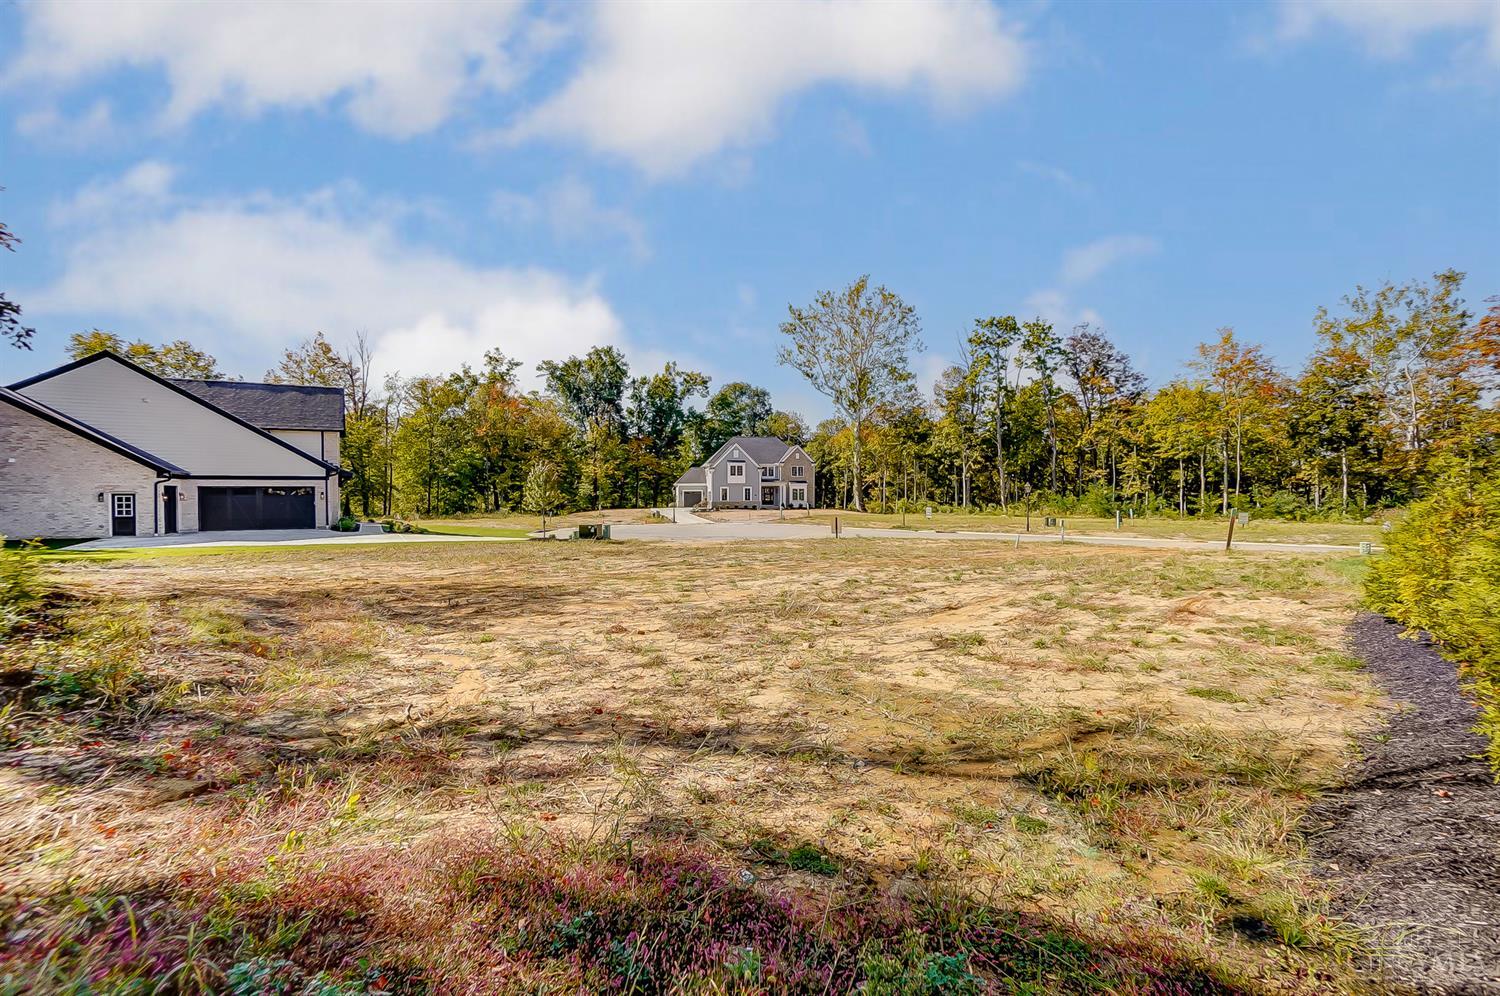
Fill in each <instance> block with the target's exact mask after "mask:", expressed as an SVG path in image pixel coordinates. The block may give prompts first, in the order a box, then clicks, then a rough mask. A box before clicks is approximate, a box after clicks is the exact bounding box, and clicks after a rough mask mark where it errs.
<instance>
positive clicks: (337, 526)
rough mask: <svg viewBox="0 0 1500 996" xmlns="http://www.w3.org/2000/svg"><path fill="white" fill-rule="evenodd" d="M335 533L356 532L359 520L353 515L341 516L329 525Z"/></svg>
mask: <svg viewBox="0 0 1500 996" xmlns="http://www.w3.org/2000/svg"><path fill="white" fill-rule="evenodd" d="M330 528H331V529H332V530H333V531H334V532H336V533H357V532H359V522H358V521H357V520H356V519H355V518H354V517H353V516H349V515H346V516H343V517H342V518H340V519H339V521H337V522H335V523H334V524H333V525H332V526H331V527H330Z"/></svg>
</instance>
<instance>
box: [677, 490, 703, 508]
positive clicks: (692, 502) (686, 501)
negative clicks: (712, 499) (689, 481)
mask: <svg viewBox="0 0 1500 996" xmlns="http://www.w3.org/2000/svg"><path fill="white" fill-rule="evenodd" d="M702 503H703V492H702V491H684V492H683V493H682V507H683V508H696V507H697V506H699V505H701V504H702Z"/></svg>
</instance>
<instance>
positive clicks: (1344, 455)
mask: <svg viewBox="0 0 1500 996" xmlns="http://www.w3.org/2000/svg"><path fill="white" fill-rule="evenodd" d="M1339 484H1340V489H1341V490H1340V500H1341V501H1342V502H1343V512H1344V514H1345V515H1348V514H1349V451H1348V450H1343V451H1341V452H1340V453H1339Z"/></svg>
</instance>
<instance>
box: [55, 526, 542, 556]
mask: <svg viewBox="0 0 1500 996" xmlns="http://www.w3.org/2000/svg"><path fill="white" fill-rule="evenodd" d="M365 525H366V526H368V525H369V524H368V523H366V524H365ZM517 542H520V540H519V539H517V538H514V537H509V536H440V535H435V534H432V533H388V532H385V531H384V530H382V529H381V528H380V527H379V526H375V527H374V528H373V529H367V528H363V527H362V528H361V529H360V531H359V532H357V533H336V532H333V531H331V530H328V529H236V530H223V531H211V532H201V533H172V534H171V535H168V536H108V537H105V538H104V539H96V540H89V541H88V542H86V543H78V544H75V545H74V546H70V547H68V549H69V550H70V551H71V550H151V549H156V548H159V547H169V546H171V547H203V546H339V545H347V544H350V543H517Z"/></svg>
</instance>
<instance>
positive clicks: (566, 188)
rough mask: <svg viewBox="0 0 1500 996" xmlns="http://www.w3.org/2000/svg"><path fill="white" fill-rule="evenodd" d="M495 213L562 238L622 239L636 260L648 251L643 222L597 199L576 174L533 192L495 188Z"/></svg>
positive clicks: (500, 216) (581, 239)
mask: <svg viewBox="0 0 1500 996" xmlns="http://www.w3.org/2000/svg"><path fill="white" fill-rule="evenodd" d="M490 206H491V208H492V209H493V211H494V213H495V215H496V216H497V217H498V218H499V219H500V220H501V221H503V222H505V223H507V224H512V225H528V226H529V225H536V224H539V223H540V224H545V225H546V226H547V227H548V228H549V229H551V231H552V234H553V236H554V237H555V238H557V239H558V240H559V241H562V242H580V241H598V240H599V239H600V238H601V237H607V238H608V237H612V238H619V239H622V240H623V241H624V242H625V244H626V245H627V246H628V247H629V249H630V252H631V254H632V255H633V256H635V258H636V259H638V260H644V259H646V258H648V257H649V256H650V255H651V247H650V245H649V244H648V242H647V239H646V226H645V225H643V224H641V221H640V219H639V218H637V217H635V215H633V214H631V213H630V212H629V211H627V210H625V209H624V208H618V207H606V206H604V205H602V204H600V203H599V201H598V198H597V197H595V195H594V189H593V188H592V187H590V186H589V185H588V184H587V183H584V182H583V181H582V180H580V179H578V178H577V177H566V178H564V179H562V180H559V181H557V182H556V183H553V184H550V185H548V186H547V187H544V188H543V189H542V190H541V191H539V192H538V193H536V194H521V193H517V192H515V191H510V190H501V191H497V192H496V193H495V194H494V195H493V196H492V197H491V199H490Z"/></svg>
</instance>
